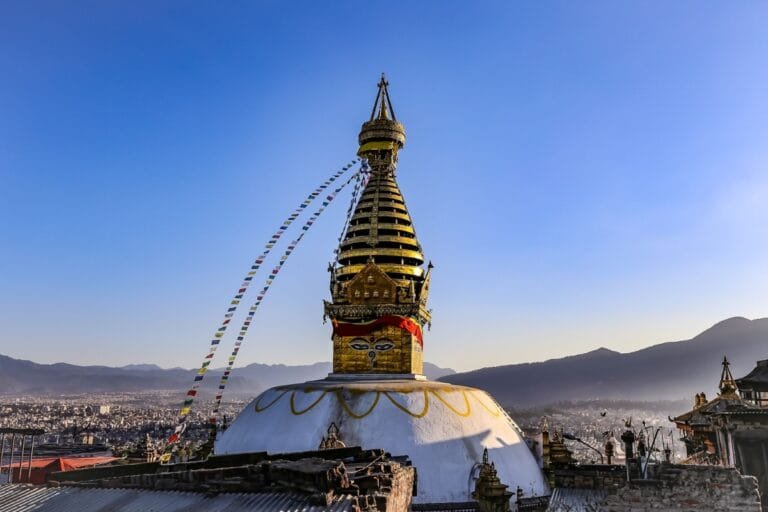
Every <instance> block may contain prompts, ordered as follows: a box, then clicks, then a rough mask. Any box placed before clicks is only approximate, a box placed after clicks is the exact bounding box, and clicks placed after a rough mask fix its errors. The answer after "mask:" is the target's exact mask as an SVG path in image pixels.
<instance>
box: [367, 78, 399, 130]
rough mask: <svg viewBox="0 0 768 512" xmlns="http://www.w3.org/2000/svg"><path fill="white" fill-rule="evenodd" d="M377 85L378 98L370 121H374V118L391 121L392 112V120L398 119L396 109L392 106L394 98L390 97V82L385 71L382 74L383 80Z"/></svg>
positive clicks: (374, 103)
mask: <svg viewBox="0 0 768 512" xmlns="http://www.w3.org/2000/svg"><path fill="white" fill-rule="evenodd" d="M377 86H378V88H379V90H378V91H377V92H376V100H375V101H374V102H373V109H371V119H370V121H373V120H374V118H375V119H382V120H386V121H389V120H390V117H389V116H390V114H391V115H392V119H391V120H392V121H397V119H395V110H394V109H393V108H392V100H390V99H389V89H388V87H389V82H388V81H387V78H386V77H385V76H384V73H382V74H381V80H379V83H378V84H377ZM377 108H378V109H379V114H378V115H376V109H377Z"/></svg>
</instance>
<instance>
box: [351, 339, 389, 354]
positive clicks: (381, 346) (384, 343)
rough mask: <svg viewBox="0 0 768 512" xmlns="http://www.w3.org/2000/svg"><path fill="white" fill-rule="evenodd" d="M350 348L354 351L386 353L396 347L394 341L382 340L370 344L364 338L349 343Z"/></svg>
mask: <svg viewBox="0 0 768 512" xmlns="http://www.w3.org/2000/svg"><path fill="white" fill-rule="evenodd" d="M349 346H350V347H351V348H353V349H354V350H375V351H377V352H386V351H387V350H391V349H393V348H394V347H395V344H394V343H393V342H392V340H389V339H387V338H380V339H378V340H376V341H375V342H368V340H366V339H364V338H355V339H353V340H352V341H350V342H349Z"/></svg>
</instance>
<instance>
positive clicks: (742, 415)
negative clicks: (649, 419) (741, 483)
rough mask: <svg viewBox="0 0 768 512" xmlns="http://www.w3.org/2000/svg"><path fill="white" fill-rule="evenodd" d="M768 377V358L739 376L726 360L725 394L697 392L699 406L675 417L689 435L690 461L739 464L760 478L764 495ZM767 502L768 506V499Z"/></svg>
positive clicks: (767, 486)
mask: <svg viewBox="0 0 768 512" xmlns="http://www.w3.org/2000/svg"><path fill="white" fill-rule="evenodd" d="M766 375H768V367H766V361H759V362H758V363H757V367H756V368H755V369H754V370H752V372H750V373H749V375H747V376H746V377H743V378H741V379H734V378H733V375H732V374H731V369H730V364H729V363H728V359H727V358H723V369H722V372H721V375H720V385H719V389H720V393H719V394H718V395H717V396H716V397H715V398H714V399H712V400H707V398H706V396H705V395H704V393H699V394H697V395H696V399H695V401H694V407H693V409H692V410H690V411H688V412H686V413H684V414H681V415H680V416H677V417H676V418H673V421H674V423H675V424H676V425H677V428H678V429H679V430H680V432H682V434H683V441H684V442H685V446H686V451H687V456H688V460H687V462H691V463H707V464H716V465H719V466H723V467H732V468H738V469H739V470H740V471H741V472H742V473H743V474H745V475H752V476H754V477H756V478H757V480H758V483H759V487H760V490H761V493H762V494H763V495H766V494H767V493H768V408H767V407H765V404H766V402H765V401H764V397H765V396H766V395H765V394H764V392H765V390H766V389H768V388H766V386H765V377H766ZM739 383H742V385H744V386H745V390H744V391H742V390H741V388H740V387H739ZM763 505H764V507H766V510H768V503H764V504H763Z"/></svg>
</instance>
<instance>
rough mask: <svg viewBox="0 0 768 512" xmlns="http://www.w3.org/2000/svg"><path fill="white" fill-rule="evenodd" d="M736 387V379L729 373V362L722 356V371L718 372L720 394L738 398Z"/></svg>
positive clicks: (724, 396)
mask: <svg viewBox="0 0 768 512" xmlns="http://www.w3.org/2000/svg"><path fill="white" fill-rule="evenodd" d="M737 391H738V387H737V386H736V379H734V378H733V374H731V363H729V362H728V358H727V357H726V356H723V371H722V373H721V374H720V396H721V397H723V398H731V399H738V398H739V396H738V394H737Z"/></svg>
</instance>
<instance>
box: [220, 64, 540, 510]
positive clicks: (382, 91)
mask: <svg viewBox="0 0 768 512" xmlns="http://www.w3.org/2000/svg"><path fill="white" fill-rule="evenodd" d="M359 143H360V148H359V150H358V155H359V156H360V157H361V158H363V159H366V160H367V162H368V165H369V168H370V179H369V181H368V183H367V185H366V186H365V188H364V189H363V192H362V194H361V196H360V198H359V200H358V202H357V204H356V206H355V209H354V213H353V215H352V216H351V218H350V222H349V226H348V228H347V230H346V234H345V236H344V238H343V240H342V242H341V246H340V247H339V251H338V253H337V260H336V262H335V264H334V265H333V266H331V268H330V273H331V283H330V285H331V286H330V288H331V301H330V302H328V301H326V302H325V315H326V316H327V317H329V318H330V320H331V323H332V325H333V334H332V339H333V372H332V373H331V374H329V375H328V377H327V378H326V379H323V380H319V381H311V382H304V383H301V384H291V385H286V386H278V387H275V388H272V389H269V390H267V391H265V392H264V393H262V394H261V395H260V396H258V397H257V398H256V399H255V400H253V401H252V402H251V403H250V404H249V405H248V406H246V407H245V409H243V411H242V412H241V413H240V414H239V416H238V417H237V418H236V419H235V421H234V422H233V423H232V424H231V425H230V426H229V428H228V429H227V430H226V431H224V432H223V433H222V434H221V435H220V437H219V439H218V440H217V442H216V444H215V448H214V451H215V453H216V454H218V455H221V454H233V453H244V452H257V451H267V452H270V453H277V452H293V451H306V450H316V449H318V448H322V447H325V446H328V445H329V442H328V437H327V436H329V434H332V436H333V439H332V440H333V443H332V444H333V445H334V446H342V445H346V446H362V447H364V448H383V449H385V450H386V451H387V452H389V453H391V454H392V455H393V456H397V455H407V456H408V457H409V458H410V460H411V461H412V462H413V464H414V466H415V467H416V470H417V474H418V485H417V495H416V496H415V497H414V503H421V504H427V503H451V502H467V501H471V500H472V491H473V490H474V487H475V483H474V479H475V478H476V477H477V476H478V469H479V467H480V465H481V463H482V461H483V453H484V450H487V457H488V458H489V459H490V460H491V461H492V462H493V463H494V465H495V469H496V471H497V476H498V479H499V480H500V481H501V482H502V483H503V484H506V485H507V486H509V488H510V489H512V490H514V489H517V488H520V489H521V491H522V493H523V494H524V495H525V496H542V495H546V494H548V492H549V489H548V486H547V483H546V480H545V478H544V476H543V474H542V471H541V469H540V468H539V466H538V464H537V462H536V460H535V459H534V457H533V455H532V453H531V451H530V449H529V448H528V446H527V445H526V443H525V442H524V440H523V433H522V431H521V430H520V429H519V428H518V426H517V425H516V424H515V423H514V422H513V421H512V419H511V418H510V417H509V416H508V415H507V414H506V412H505V411H504V410H503V409H502V408H501V407H500V406H499V405H498V404H497V403H496V401H495V400H494V399H493V398H492V397H491V396H490V395H489V394H488V393H486V392H485V391H482V390H480V389H474V388H469V387H464V386H456V385H452V384H447V383H442V382H435V381H429V380H427V379H426V378H425V377H424V375H423V357H422V355H423V344H424V340H423V334H422V332H423V328H424V327H425V326H426V325H428V324H429V322H430V310H429V309H427V298H428V295H429V283H430V278H431V275H432V265H427V266H426V268H425V266H424V262H425V259H424V255H423V253H422V248H421V245H420V244H419V241H418V239H417V238H416V232H415V230H414V227H413V223H412V221H411V216H410V214H409V212H408V209H407V208H406V205H405V201H404V199H403V195H402V193H401V192H400V188H399V187H398V185H397V181H396V179H395V178H396V168H397V161H398V153H399V151H400V150H401V149H402V147H403V145H404V143H405V128H404V127H403V125H402V124H401V123H400V122H398V121H397V118H396V117H395V112H394V109H393V108H392V102H391V100H390V97H389V91H388V83H387V81H386V80H385V79H384V77H383V76H382V79H381V81H380V82H379V84H378V93H377V96H376V100H375V102H374V105H373V110H372V111H371V116H370V119H369V120H368V121H367V122H365V123H363V126H362V130H361V132H360V136H359Z"/></svg>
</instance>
